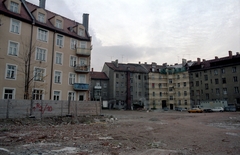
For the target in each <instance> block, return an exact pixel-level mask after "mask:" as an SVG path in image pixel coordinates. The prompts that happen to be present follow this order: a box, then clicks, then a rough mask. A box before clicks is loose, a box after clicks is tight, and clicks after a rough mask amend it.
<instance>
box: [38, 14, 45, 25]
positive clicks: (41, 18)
mask: <svg viewBox="0 0 240 155" xmlns="http://www.w3.org/2000/svg"><path fill="white" fill-rule="evenodd" d="M38 21H39V22H42V23H44V22H45V14H43V13H40V12H39V13H38Z"/></svg>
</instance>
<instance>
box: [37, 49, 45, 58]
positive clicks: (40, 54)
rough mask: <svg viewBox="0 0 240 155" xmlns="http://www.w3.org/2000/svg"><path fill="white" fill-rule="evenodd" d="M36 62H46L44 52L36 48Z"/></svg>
mask: <svg viewBox="0 0 240 155" xmlns="http://www.w3.org/2000/svg"><path fill="white" fill-rule="evenodd" d="M36 60H39V61H45V60H46V50H45V49H42V48H37V51H36Z"/></svg>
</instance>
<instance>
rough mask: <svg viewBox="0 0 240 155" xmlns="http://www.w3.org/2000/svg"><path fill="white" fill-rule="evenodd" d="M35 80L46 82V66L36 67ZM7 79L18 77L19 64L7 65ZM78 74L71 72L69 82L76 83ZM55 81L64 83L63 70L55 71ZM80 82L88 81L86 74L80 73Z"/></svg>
mask: <svg viewBox="0 0 240 155" xmlns="http://www.w3.org/2000/svg"><path fill="white" fill-rule="evenodd" d="M33 75H34V80H35V81H42V82H44V77H46V69H44V68H38V67H35V68H34V74H33ZM5 77H6V79H11V80H16V79H17V66H16V65H11V64H7V65H6V76H5ZM76 79H77V74H75V73H69V78H68V81H69V84H70V85H73V84H74V83H76ZM54 82H55V83H58V84H61V83H62V71H54ZM79 82H80V83H86V75H83V74H81V75H79Z"/></svg>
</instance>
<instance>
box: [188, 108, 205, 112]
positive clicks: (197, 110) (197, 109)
mask: <svg viewBox="0 0 240 155" xmlns="http://www.w3.org/2000/svg"><path fill="white" fill-rule="evenodd" d="M188 112H189V113H202V112H203V110H202V109H199V108H192V109H190V110H188Z"/></svg>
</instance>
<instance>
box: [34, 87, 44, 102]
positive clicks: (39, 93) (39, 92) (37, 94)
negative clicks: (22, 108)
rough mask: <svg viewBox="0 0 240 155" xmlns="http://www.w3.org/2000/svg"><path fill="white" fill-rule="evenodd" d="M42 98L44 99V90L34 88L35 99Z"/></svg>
mask: <svg viewBox="0 0 240 155" xmlns="http://www.w3.org/2000/svg"><path fill="white" fill-rule="evenodd" d="M42 99H43V90H39V89H34V90H33V100H42Z"/></svg>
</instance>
